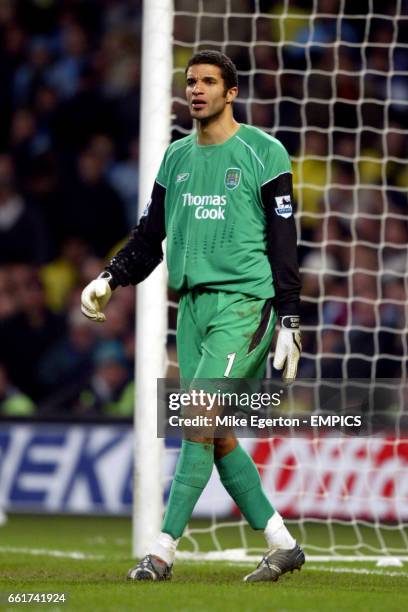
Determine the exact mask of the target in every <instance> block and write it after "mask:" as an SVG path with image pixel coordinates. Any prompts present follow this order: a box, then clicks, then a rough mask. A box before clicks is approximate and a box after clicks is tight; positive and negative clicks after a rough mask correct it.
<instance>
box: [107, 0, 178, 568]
mask: <svg viewBox="0 0 408 612" xmlns="http://www.w3.org/2000/svg"><path fill="white" fill-rule="evenodd" d="M172 31H173V1H172V0H145V2H144V3H143V25H142V79H141V113H140V126H141V128H140V182H139V214H141V213H142V212H143V210H144V208H145V206H146V204H147V202H148V201H149V198H150V193H151V190H152V186H153V182H154V179H155V176H156V173H157V171H158V168H159V164H160V161H161V159H162V157H163V154H164V151H165V149H166V147H167V145H168V143H169V138H170V112H171V82H172ZM166 337H167V289H166V272H165V266H164V265H160V266H159V267H158V268H157V269H156V270H155V271H154V272H153V274H151V276H150V277H149V278H148V279H147V280H146V281H145V282H143V283H142V284H141V285H139V287H138V288H137V298H136V373H135V380H136V388H135V415H134V416H135V418H134V423H135V430H134V431H135V433H134V449H135V450H134V485H133V491H134V496H133V499H134V504H133V538H132V541H133V546H132V552H133V555H134V556H135V557H141V556H144V555H145V554H146V552H148V550H149V546H150V545H151V543H152V541H154V539H155V537H156V536H157V535H158V533H159V531H160V523H161V519H162V509H163V502H162V499H163V486H162V482H161V471H162V463H163V441H162V440H161V439H158V438H157V422H156V415H157V411H156V404H157V388H156V381H157V379H158V378H163V377H164V375H165V368H166ZM113 477H114V475H113Z"/></svg>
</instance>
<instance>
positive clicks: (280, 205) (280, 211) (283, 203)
mask: <svg viewBox="0 0 408 612" xmlns="http://www.w3.org/2000/svg"><path fill="white" fill-rule="evenodd" d="M275 202H276V208H275V212H276V214H277V215H279V217H283V218H284V219H288V218H289V217H290V216H291V214H292V213H293V208H292V202H291V200H290V195H284V196H277V197H276V198H275Z"/></svg>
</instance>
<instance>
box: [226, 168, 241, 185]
mask: <svg viewBox="0 0 408 612" xmlns="http://www.w3.org/2000/svg"><path fill="white" fill-rule="evenodd" d="M240 181H241V168H227V169H226V171H225V177H224V183H225V186H226V188H227V189H236V188H237V187H238V185H239V183H240Z"/></svg>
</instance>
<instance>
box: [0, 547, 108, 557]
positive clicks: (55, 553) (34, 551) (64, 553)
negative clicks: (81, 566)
mask: <svg viewBox="0 0 408 612" xmlns="http://www.w3.org/2000/svg"><path fill="white" fill-rule="evenodd" d="M2 552H4V553H15V554H18V555H34V556H41V555H43V556H45V557H59V558H62V559H78V560H87V559H89V560H100V559H105V557H104V556H102V555H89V554H87V553H83V552H79V551H77V550H72V551H69V550H49V549H48V548H19V547H17V546H0V553H2Z"/></svg>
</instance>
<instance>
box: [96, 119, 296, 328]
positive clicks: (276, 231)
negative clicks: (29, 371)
mask: <svg viewBox="0 0 408 612" xmlns="http://www.w3.org/2000/svg"><path fill="white" fill-rule="evenodd" d="M166 237H167V265H168V269H169V284H170V286H171V287H172V288H174V289H176V290H178V291H180V292H182V293H186V292H188V291H190V290H192V289H195V288H200V289H202V288H204V289H209V290H219V291H224V292H230V293H240V294H244V295H247V296H252V297H255V298H260V299H267V298H272V297H274V296H275V301H274V304H275V307H276V308H277V310H278V312H279V315H280V316H284V315H286V314H287V315H295V314H297V313H298V309H299V293H300V277H299V267H298V262H297V245H296V225H295V220H294V217H293V210H292V175H291V171H290V161H289V158H288V155H287V153H286V150H285V148H284V147H283V146H282V145H281V143H280V142H279V141H278V140H276V139H275V138H272V137H271V136H269V135H267V134H265V132H262V131H261V130H258V129H257V128H254V127H250V126H248V125H241V126H240V128H239V130H238V131H237V132H236V133H235V134H234V136H232V137H231V138H230V139H229V140H227V141H226V142H224V143H222V144H219V145H210V146H200V145H198V144H197V140H196V135H195V134H192V135H191V136H188V137H187V138H183V139H182V140H178V141H177V142H174V143H173V144H171V145H170V146H169V148H168V149H167V151H166V153H165V155H164V158H163V161H162V164H161V167H160V170H159V173H158V176H157V179H156V181H155V183H154V185H153V190H152V195H151V198H150V201H149V203H148V205H147V206H146V208H145V211H144V213H143V215H142V217H141V219H140V221H139V224H138V225H137V226H136V227H135V228H134V229H133V231H132V234H131V236H130V238H129V240H128V242H127V244H126V245H125V246H124V248H123V249H121V250H120V251H119V253H117V255H115V257H113V259H112V260H111V262H110V263H109V265H108V266H107V268H106V270H107V271H108V272H109V273H110V274H111V276H112V280H111V283H112V286H113V287H115V286H117V285H127V284H129V283H132V284H134V285H135V284H137V283H140V282H142V281H143V280H144V279H145V278H146V277H147V276H148V275H149V274H150V273H151V271H152V270H153V269H154V268H155V267H156V266H157V264H158V263H159V262H160V261H161V260H162V258H163V250H162V243H163V240H164V239H165V238H166Z"/></svg>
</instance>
